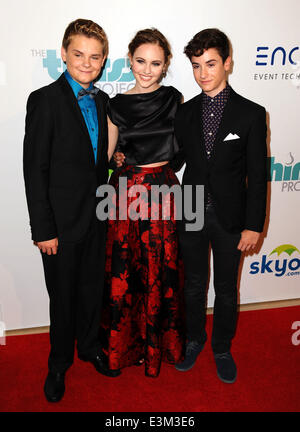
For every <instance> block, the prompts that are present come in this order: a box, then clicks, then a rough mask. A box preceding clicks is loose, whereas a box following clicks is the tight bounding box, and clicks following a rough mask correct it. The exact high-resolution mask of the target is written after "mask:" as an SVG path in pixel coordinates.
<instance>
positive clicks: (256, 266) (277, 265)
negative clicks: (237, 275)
mask: <svg viewBox="0 0 300 432" xmlns="http://www.w3.org/2000/svg"><path fill="white" fill-rule="evenodd" d="M282 253H284V254H287V255H288V256H289V257H291V255H293V254H294V253H296V254H297V253H298V254H299V253H300V251H299V249H297V248H296V246H294V245H291V244H283V245H280V246H278V247H277V248H275V249H274V250H273V251H272V252H271V253H270V254H269V255H263V256H262V258H261V261H254V262H252V263H251V265H250V269H251V270H250V272H249V273H250V274H252V275H255V274H258V273H261V274H272V275H273V276H277V277H281V276H299V275H300V271H299V269H300V259H299V258H284V259H283V260H282V259H279V256H280V255H281V254H282ZM275 254H277V256H278V259H276V260H274V259H268V256H270V255H275ZM275 256H276V255H275ZM285 256H286V255H285ZM272 258H273V257H272Z"/></svg>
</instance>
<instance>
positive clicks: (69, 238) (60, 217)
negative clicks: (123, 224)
mask: <svg viewBox="0 0 300 432" xmlns="http://www.w3.org/2000/svg"><path fill="white" fill-rule="evenodd" d="M107 53H108V40H107V37H106V34H105V32H104V30H103V29H102V28H101V27H100V26H99V25H98V24H96V23H94V22H93V21H90V20H83V19H77V20H76V21H73V22H72V23H70V24H69V26H68V27H67V29H66V31H65V34H64V38H63V43H62V50H61V54H62V59H63V61H64V62H65V63H66V66H67V70H66V71H65V73H63V74H62V75H61V76H60V78H59V79H58V80H57V81H55V82H54V83H52V84H50V85H48V86H46V87H43V88H41V89H39V90H36V91H34V92H33V93H31V94H30V96H29V99H28V103H27V116H26V128H25V138H24V178H25V188H26V197H27V204H28V210H29V216H30V225H31V231H32V239H33V240H34V242H35V244H36V245H37V246H38V247H39V249H40V250H41V253H42V259H43V265H44V272H45V280H46V286H47V290H48V294H49V298H50V342H51V351H50V355H49V361H48V366H49V373H48V376H47V379H46V382H45V386H44V391H45V395H46V398H47V400H48V401H50V402H57V401H59V400H60V399H61V398H62V396H63V394H64V390H65V386H64V377H65V372H66V370H67V369H68V368H69V367H70V366H71V364H72V363H73V356H74V345H75V340H77V350H78V356H79V357H80V358H81V359H82V360H85V361H90V362H92V363H93V365H94V366H95V368H96V370H97V371H98V372H100V373H102V374H104V375H107V376H115V374H116V373H115V372H113V371H110V370H109V369H108V366H107V363H106V359H105V357H104V355H103V354H102V352H101V347H100V344H99V339H98V332H99V325H100V324H99V323H100V312H101V303H102V290H103V288H102V287H103V279H104V256H105V248H104V247H105V232H106V226H105V222H101V221H99V220H98V219H97V217H96V205H97V202H96V189H97V187H98V186H99V185H101V184H105V183H106V182H107V176H108V159H107V146H108V144H107V120H106V118H107V117H106V105H107V102H108V96H107V95H106V94H105V93H103V92H102V91H100V90H99V89H97V88H96V87H94V86H93V81H94V80H96V79H97V77H98V76H99V74H100V71H101V69H102V66H103V64H104V62H105V59H106V57H107Z"/></svg>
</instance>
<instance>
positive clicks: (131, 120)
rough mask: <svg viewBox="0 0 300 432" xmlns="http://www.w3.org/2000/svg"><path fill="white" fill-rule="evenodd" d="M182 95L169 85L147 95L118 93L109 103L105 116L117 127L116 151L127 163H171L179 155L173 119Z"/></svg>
mask: <svg viewBox="0 0 300 432" xmlns="http://www.w3.org/2000/svg"><path fill="white" fill-rule="evenodd" d="M181 99H182V95H181V93H180V92H179V91H178V90H176V89H175V88H174V87H172V86H161V87H159V88H158V89H157V90H154V91H153V92H150V93H135V94H117V95H116V96H115V97H114V98H112V99H111V100H110V104H109V105H110V107H108V115H109V117H110V119H111V121H112V122H113V123H114V124H115V125H116V126H118V129H119V138H118V143H117V147H116V151H120V152H122V153H124V155H125V156H126V163H127V164H130V165H145V164H151V163H155V162H162V161H170V160H172V159H173V158H174V156H175V155H176V153H177V152H178V146H177V143H176V140H175V136H174V118H175V114H176V111H177V109H178V107H179V105H180V103H181Z"/></svg>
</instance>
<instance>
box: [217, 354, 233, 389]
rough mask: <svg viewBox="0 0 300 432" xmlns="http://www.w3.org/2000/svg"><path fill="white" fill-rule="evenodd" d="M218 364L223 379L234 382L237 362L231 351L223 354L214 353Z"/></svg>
mask: <svg viewBox="0 0 300 432" xmlns="http://www.w3.org/2000/svg"><path fill="white" fill-rule="evenodd" d="M214 357H215V362H216V366H217V374H218V377H219V378H220V380H221V381H223V382H224V383H227V384H232V383H234V382H235V380H236V376H237V369H236V364H235V362H234V360H233V358H232V355H231V353H230V352H229V351H227V352H225V353H222V354H214Z"/></svg>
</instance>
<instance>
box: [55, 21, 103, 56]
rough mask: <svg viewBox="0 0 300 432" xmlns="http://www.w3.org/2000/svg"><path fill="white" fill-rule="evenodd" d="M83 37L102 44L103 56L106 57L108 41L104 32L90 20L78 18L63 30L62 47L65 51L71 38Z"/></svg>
mask: <svg viewBox="0 0 300 432" xmlns="http://www.w3.org/2000/svg"><path fill="white" fill-rule="evenodd" d="M75 35H84V36H86V37H88V38H95V39H97V40H98V41H99V42H101V43H102V46H103V55H104V57H107V54H108V39H107V36H106V33H105V31H104V30H103V28H102V27H100V26H99V24H97V23H95V22H94V21H91V20H86V19H82V18H78V19H76V20H75V21H72V22H71V23H70V24H69V25H68V27H67V28H66V30H65V34H64V37H63V41H62V46H63V47H64V49H65V50H66V51H67V49H68V46H69V45H70V42H71V38H72V36H75Z"/></svg>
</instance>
